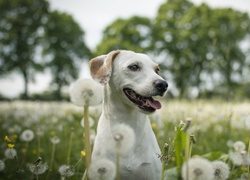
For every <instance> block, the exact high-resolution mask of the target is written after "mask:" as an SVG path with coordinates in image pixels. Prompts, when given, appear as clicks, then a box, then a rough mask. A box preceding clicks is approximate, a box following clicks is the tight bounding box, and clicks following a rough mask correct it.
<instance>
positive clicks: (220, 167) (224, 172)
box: [212, 161, 230, 180]
mask: <svg viewBox="0 0 250 180" xmlns="http://www.w3.org/2000/svg"><path fill="white" fill-rule="evenodd" d="M212 165H213V168H214V180H226V179H227V178H228V177H229V174H230V169H229V166H228V164H226V163H224V162H222V161H213V162H212Z"/></svg>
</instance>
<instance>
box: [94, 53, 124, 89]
mask: <svg viewBox="0 0 250 180" xmlns="http://www.w3.org/2000/svg"><path fill="white" fill-rule="evenodd" d="M119 53H120V51H112V52H110V53H109V54H107V55H101V56H98V57H95V58H93V59H91V60H90V61H89V68H90V74H91V76H92V78H93V79H95V80H97V81H98V82H100V83H101V84H103V85H105V84H107V83H108V82H109V80H110V77H111V74H112V64H113V61H114V59H115V57H116V56H117V55H118V54H119Z"/></svg>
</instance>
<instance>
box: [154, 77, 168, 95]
mask: <svg viewBox="0 0 250 180" xmlns="http://www.w3.org/2000/svg"><path fill="white" fill-rule="evenodd" d="M154 87H155V89H156V90H157V92H158V94H159V95H160V96H163V95H164V93H165V92H166V91H167V89H168V83H167V82H166V81H164V80H162V79H157V80H156V81H154Z"/></svg>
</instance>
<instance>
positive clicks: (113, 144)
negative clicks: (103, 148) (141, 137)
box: [108, 124, 135, 154]
mask: <svg viewBox="0 0 250 180" xmlns="http://www.w3.org/2000/svg"><path fill="white" fill-rule="evenodd" d="M112 136H113V137H112V138H110V142H109V145H108V148H109V150H111V151H114V152H116V151H117V150H118V152H119V153H120V154H126V153H127V152H129V151H130V150H131V149H132V147H133V146H134V143H135V133H134V131H133V129H132V128H131V127H129V126H128V125H125V124H118V125H115V126H114V127H113V128H112Z"/></svg>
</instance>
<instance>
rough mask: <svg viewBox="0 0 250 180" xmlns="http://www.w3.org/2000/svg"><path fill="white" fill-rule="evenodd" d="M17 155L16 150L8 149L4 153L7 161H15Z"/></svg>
mask: <svg viewBox="0 0 250 180" xmlns="http://www.w3.org/2000/svg"><path fill="white" fill-rule="evenodd" d="M16 155H17V152H16V150H15V149H14V148H8V149H6V150H5V151H4V156H5V157H6V158H7V159H14V157H15V156H16Z"/></svg>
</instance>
